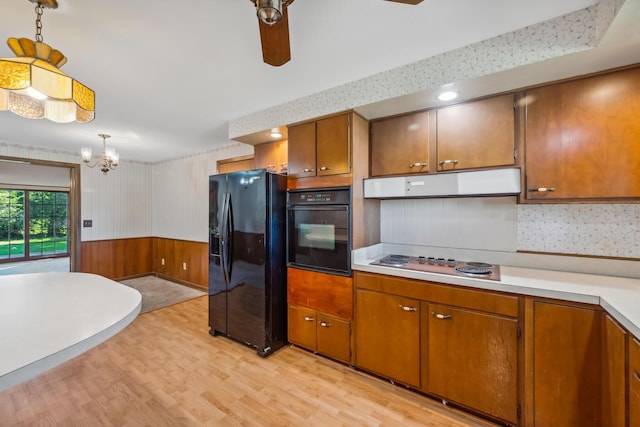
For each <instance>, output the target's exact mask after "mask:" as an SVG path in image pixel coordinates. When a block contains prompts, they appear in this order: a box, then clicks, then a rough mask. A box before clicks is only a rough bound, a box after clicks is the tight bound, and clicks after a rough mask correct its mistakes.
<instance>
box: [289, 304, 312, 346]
mask: <svg viewBox="0 0 640 427" xmlns="http://www.w3.org/2000/svg"><path fill="white" fill-rule="evenodd" d="M288 323H289V341H290V342H292V343H294V344H298V345H299V346H301V347H304V348H307V349H309V350H314V351H315V350H316V311H315V310H311V309H309V308H304V307H297V306H295V305H289V322H288Z"/></svg>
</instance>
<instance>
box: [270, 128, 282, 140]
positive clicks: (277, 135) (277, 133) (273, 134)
mask: <svg viewBox="0 0 640 427" xmlns="http://www.w3.org/2000/svg"><path fill="white" fill-rule="evenodd" d="M270 135H271V138H282V134H281V133H280V131H279V130H278V128H273V129H271V134H270Z"/></svg>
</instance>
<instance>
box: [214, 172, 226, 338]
mask: <svg viewBox="0 0 640 427" xmlns="http://www.w3.org/2000/svg"><path fill="white" fill-rule="evenodd" d="M227 199H228V193H227V175H214V176H210V177H209V327H210V328H211V333H212V334H215V333H222V334H226V333H227V280H226V269H225V265H224V259H223V255H224V252H225V248H226V246H227V244H228V241H227V238H226V236H225V235H224V233H225V221H224V218H225V212H226V201H227Z"/></svg>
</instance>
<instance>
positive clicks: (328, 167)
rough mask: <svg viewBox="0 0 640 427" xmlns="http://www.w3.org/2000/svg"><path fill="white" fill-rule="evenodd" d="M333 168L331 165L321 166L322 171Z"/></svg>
mask: <svg viewBox="0 0 640 427" xmlns="http://www.w3.org/2000/svg"><path fill="white" fill-rule="evenodd" d="M331 169H332V168H331V166H322V167H321V168H320V170H321V171H330V170H331Z"/></svg>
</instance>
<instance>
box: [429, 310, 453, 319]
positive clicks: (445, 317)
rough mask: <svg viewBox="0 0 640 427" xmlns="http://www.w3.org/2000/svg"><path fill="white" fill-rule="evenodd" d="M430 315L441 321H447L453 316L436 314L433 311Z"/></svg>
mask: <svg viewBox="0 0 640 427" xmlns="http://www.w3.org/2000/svg"><path fill="white" fill-rule="evenodd" d="M431 315H432V316H433V317H435V318H436V319H442V320H447V319H451V318H452V317H453V316H452V315H450V314H442V313H436V312H435V311H432V312H431Z"/></svg>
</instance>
